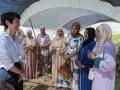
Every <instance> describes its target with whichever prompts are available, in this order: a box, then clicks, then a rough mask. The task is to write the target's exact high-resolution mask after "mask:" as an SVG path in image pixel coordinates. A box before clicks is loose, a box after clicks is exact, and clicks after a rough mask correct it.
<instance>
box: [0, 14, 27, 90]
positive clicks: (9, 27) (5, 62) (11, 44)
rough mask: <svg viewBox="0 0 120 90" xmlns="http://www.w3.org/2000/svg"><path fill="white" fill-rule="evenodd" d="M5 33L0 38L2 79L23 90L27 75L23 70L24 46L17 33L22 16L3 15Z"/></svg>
mask: <svg viewBox="0 0 120 90" xmlns="http://www.w3.org/2000/svg"><path fill="white" fill-rule="evenodd" d="M1 22H2V25H3V26H4V27H5V32H4V33H3V34H1V36H0V47H1V49H0V79H1V80H5V81H7V82H8V83H10V84H12V85H13V87H14V88H15V90H23V81H22V79H23V78H25V73H24V71H23V70H22V69H21V63H20V62H21V61H22V59H23V53H22V46H21V42H20V40H19V38H18V37H16V32H17V31H18V30H19V26H20V16H19V15H18V14H17V13H15V12H7V13H4V14H2V15H1Z"/></svg>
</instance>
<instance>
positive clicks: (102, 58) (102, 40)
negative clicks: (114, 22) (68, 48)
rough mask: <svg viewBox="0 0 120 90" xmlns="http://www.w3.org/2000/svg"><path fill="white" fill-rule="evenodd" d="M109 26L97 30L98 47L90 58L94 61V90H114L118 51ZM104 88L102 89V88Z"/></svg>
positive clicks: (89, 55) (105, 25)
mask: <svg viewBox="0 0 120 90" xmlns="http://www.w3.org/2000/svg"><path fill="white" fill-rule="evenodd" d="M111 39H112V31H111V28H110V26H109V25H107V24H101V25H99V26H98V27H97V28H96V41H97V43H96V46H95V48H94V49H93V53H91V52H90V53H89V54H88V57H89V58H90V59H91V60H94V80H93V87H92V90H114V84H115V67H116V49H115V46H114V44H113V43H112V40H111ZM100 86H102V87H100Z"/></svg>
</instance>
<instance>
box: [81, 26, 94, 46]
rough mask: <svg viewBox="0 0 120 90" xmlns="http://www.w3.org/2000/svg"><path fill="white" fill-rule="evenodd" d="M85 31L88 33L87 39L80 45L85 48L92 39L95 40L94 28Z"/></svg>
mask: <svg viewBox="0 0 120 90" xmlns="http://www.w3.org/2000/svg"><path fill="white" fill-rule="evenodd" d="M85 31H87V32H88V39H87V40H85V41H84V42H83V43H82V46H83V47H84V46H86V45H87V44H89V43H90V42H92V41H94V38H95V29H94V28H92V27H89V28H86V29H85Z"/></svg>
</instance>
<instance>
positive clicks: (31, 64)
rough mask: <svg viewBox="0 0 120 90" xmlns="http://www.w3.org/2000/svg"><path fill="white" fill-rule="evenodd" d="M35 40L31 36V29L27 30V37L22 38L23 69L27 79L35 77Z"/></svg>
mask: <svg viewBox="0 0 120 90" xmlns="http://www.w3.org/2000/svg"><path fill="white" fill-rule="evenodd" d="M35 45H36V42H35V38H34V37H33V36H32V31H31V30H28V31H27V38H25V39H23V48H24V52H25V71H26V75H27V77H28V78H29V79H32V78H35V76H36V66H37V55H36V48H35Z"/></svg>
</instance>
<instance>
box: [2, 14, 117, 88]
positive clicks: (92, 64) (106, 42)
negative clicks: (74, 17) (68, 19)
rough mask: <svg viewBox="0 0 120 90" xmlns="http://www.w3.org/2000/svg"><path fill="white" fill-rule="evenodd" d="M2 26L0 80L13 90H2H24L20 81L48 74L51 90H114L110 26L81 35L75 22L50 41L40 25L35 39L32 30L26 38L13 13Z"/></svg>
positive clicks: (113, 56)
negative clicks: (58, 89)
mask: <svg viewBox="0 0 120 90" xmlns="http://www.w3.org/2000/svg"><path fill="white" fill-rule="evenodd" d="M1 22H2V25H3V26H4V27H5V31H4V32H3V33H2V34H1V35H0V47H1V49H0V80H1V82H6V83H7V84H8V85H9V84H11V85H9V86H11V88H12V89H3V90H14V89H15V90H23V79H29V80H30V79H33V78H36V77H37V76H40V75H48V74H51V76H52V80H51V83H52V86H54V87H60V88H69V89H72V90H114V86H115V85H114V84H115V69H116V48H115V45H114V44H113V43H112V40H111V39H112V31H111V28H110V26H109V25H107V24H101V25H99V26H97V28H96V30H95V29H94V28H93V27H88V28H86V29H85V31H84V35H82V34H81V33H80V28H81V25H80V23H79V22H77V21H75V22H73V24H72V26H71V33H69V34H68V36H67V37H65V36H64V29H63V28H62V27H59V28H57V30H56V37H55V38H54V39H53V40H51V39H50V37H49V35H48V34H47V33H46V31H45V26H43V25H42V26H40V33H39V34H38V35H37V36H32V30H28V31H27V36H26V35H25V34H24V32H23V31H22V30H19V26H20V16H19V15H18V14H17V13H15V12H7V13H4V14H2V15H1ZM49 54H50V55H51V59H52V63H51V66H52V67H49V66H48V63H49V58H48V56H49ZM1 87H2V88H6V87H4V85H3V86H1V85H0V88H1Z"/></svg>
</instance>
